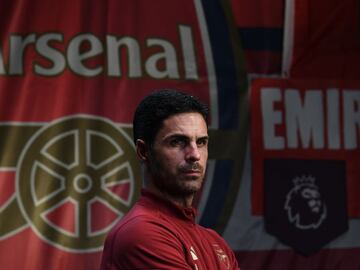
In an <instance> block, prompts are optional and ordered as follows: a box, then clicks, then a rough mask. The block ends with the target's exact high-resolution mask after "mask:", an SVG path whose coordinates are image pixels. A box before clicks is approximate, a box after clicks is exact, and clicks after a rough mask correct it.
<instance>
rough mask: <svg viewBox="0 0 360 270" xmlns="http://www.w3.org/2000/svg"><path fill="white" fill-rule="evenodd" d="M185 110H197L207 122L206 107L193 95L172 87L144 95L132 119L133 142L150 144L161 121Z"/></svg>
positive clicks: (159, 127)
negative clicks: (140, 141) (139, 140)
mask: <svg viewBox="0 0 360 270" xmlns="http://www.w3.org/2000/svg"><path fill="white" fill-rule="evenodd" d="M185 112H197V113H200V114H201V115H202V117H203V118H204V120H205V122H206V123H207V120H208V119H207V118H208V108H207V106H206V105H204V104H203V103H202V102H200V101H199V100H198V99H197V98H195V97H194V96H191V95H189V94H186V93H182V92H179V91H176V90H172V89H164V90H159V91H156V92H154V93H152V94H150V95H149V96H147V97H145V98H144V99H143V100H142V101H141V102H140V104H139V105H138V107H137V109H136V111H135V115H134V120H133V132H134V143H135V144H136V141H137V140H138V139H141V140H143V141H144V142H146V144H148V145H152V143H153V141H154V138H155V136H156V134H157V132H158V131H159V130H160V129H161V127H162V124H163V121H164V120H165V119H166V118H168V117H170V116H172V115H174V114H179V113H185Z"/></svg>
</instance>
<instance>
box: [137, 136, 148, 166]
mask: <svg viewBox="0 0 360 270" xmlns="http://www.w3.org/2000/svg"><path fill="white" fill-rule="evenodd" d="M136 154H137V156H138V158H139V159H140V160H141V161H142V162H147V161H148V158H149V153H148V147H147V145H146V143H145V142H144V141H143V140H141V139H137V140H136Z"/></svg>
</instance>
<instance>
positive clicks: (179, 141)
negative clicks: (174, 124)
mask: <svg viewBox="0 0 360 270" xmlns="http://www.w3.org/2000/svg"><path fill="white" fill-rule="evenodd" d="M170 145H171V146H174V147H175V146H184V145H185V141H184V140H182V139H181V138H175V139H172V140H171V141H170Z"/></svg>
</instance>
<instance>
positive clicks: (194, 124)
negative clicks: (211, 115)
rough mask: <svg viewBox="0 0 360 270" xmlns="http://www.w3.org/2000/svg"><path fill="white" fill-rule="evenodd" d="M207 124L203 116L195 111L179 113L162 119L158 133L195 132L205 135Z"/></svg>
mask: <svg viewBox="0 0 360 270" xmlns="http://www.w3.org/2000/svg"><path fill="white" fill-rule="evenodd" d="M207 131H208V128H207V124H206V121H205V119H204V117H203V116H202V115H201V114H200V113H197V112H189V113H180V114H175V115H172V116H170V117H168V118H166V119H165V120H164V121H163V125H162V128H161V129H160V130H159V133H168V135H170V134H178V135H181V134H183V135H186V134H188V133H189V134H197V135H199V136H207Z"/></svg>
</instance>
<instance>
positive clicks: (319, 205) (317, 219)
mask: <svg viewBox="0 0 360 270" xmlns="http://www.w3.org/2000/svg"><path fill="white" fill-rule="evenodd" d="M293 183H294V187H293V188H292V189H291V190H290V191H289V193H288V194H287V196H286V202H285V210H286V211H287V215H288V219H289V221H290V223H292V224H294V225H295V227H296V228H298V229H302V230H308V229H317V228H318V227H319V226H320V225H321V224H322V222H323V221H324V220H325V219H326V217H327V208H326V205H325V204H324V203H323V201H322V198H321V194H320V191H319V188H318V186H317V185H316V184H315V178H314V177H312V176H301V177H296V178H294V179H293Z"/></svg>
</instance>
